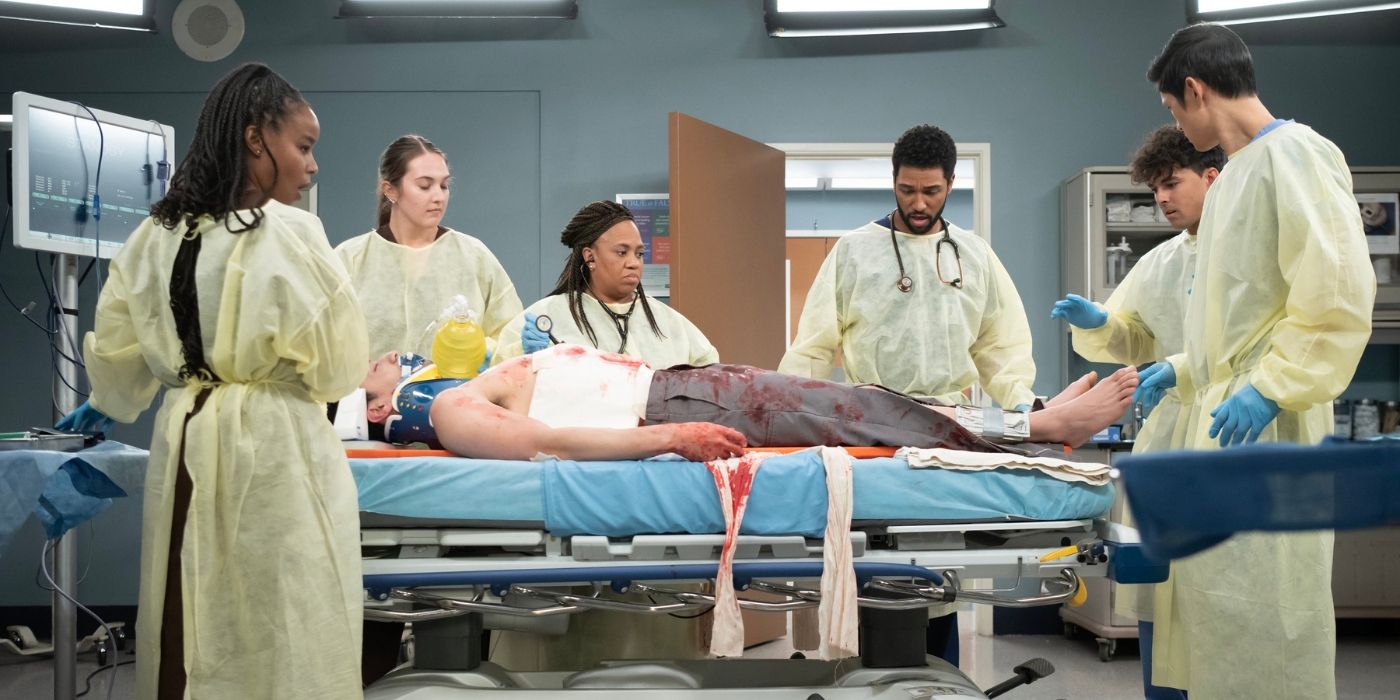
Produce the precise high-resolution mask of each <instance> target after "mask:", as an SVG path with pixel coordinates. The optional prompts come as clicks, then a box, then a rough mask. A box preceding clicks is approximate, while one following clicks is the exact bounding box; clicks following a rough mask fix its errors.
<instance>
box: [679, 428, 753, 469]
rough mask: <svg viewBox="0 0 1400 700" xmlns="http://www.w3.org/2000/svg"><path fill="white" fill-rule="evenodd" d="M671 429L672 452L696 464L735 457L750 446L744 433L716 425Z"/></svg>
mask: <svg viewBox="0 0 1400 700" xmlns="http://www.w3.org/2000/svg"><path fill="white" fill-rule="evenodd" d="M670 427H671V429H672V432H671V451H672V452H675V453H676V454H678V455H680V456H682V457H685V458H686V459H689V460H691V461H695V462H708V461H710V460H712V459H725V458H728V457H734V456H736V455H739V454H741V453H742V452H743V451H744V448H745V447H747V446H748V444H749V441H748V440H747V439H745V438H744V434H743V433H741V432H739V431H737V430H734V429H732V428H726V427H724V426H722V425H715V424H714V423H677V424H675V425H672V426H670Z"/></svg>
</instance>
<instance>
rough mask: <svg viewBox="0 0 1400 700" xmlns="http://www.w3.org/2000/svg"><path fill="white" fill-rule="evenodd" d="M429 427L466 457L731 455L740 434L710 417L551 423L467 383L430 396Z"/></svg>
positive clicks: (698, 458)
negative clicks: (629, 424)
mask: <svg viewBox="0 0 1400 700" xmlns="http://www.w3.org/2000/svg"><path fill="white" fill-rule="evenodd" d="M431 418H432V421H433V427H434V428H435V429H436V431H437V436H438V440H439V441H441V442H442V445H443V447H446V448H447V449H448V450H450V451H452V452H453V453H455V454H459V455H462V456H464V457H476V458H481V459H517V460H528V459H532V458H534V457H535V456H536V455H538V454H547V455H553V456H555V457H559V458H561V459H578V460H607V459H644V458H646V457H655V456H656V455H659V454H665V453H667V452H675V453H676V454H679V455H681V456H682V457H685V458H686V459H692V460H696V461H706V460H711V459H720V458H723V457H732V456H734V455H736V454H739V453H740V452H742V451H743V449H744V447H745V445H746V444H747V443H746V442H745V440H744V436H743V435H741V434H740V433H739V432H738V431H735V430H731V429H729V428H725V427H722V426H719V425H714V424H712V423H678V424H674V425H650V426H645V427H639V428H622V429H601V428H551V427H549V426H547V425H545V424H544V423H541V422H539V421H537V420H535V419H533V418H530V417H528V416H524V415H521V414H519V413H515V412H513V411H510V410H507V409H505V408H502V407H501V406H498V405H496V404H495V403H492V402H491V401H490V400H488V398H486V397H485V396H482V395H481V394H480V392H477V391H473V390H472V388H471V384H464V385H462V386H460V387H457V388H454V389H450V390H448V391H444V392H443V393H442V394H441V395H440V396H438V397H437V399H435V400H434V401H433V407H432V410H431Z"/></svg>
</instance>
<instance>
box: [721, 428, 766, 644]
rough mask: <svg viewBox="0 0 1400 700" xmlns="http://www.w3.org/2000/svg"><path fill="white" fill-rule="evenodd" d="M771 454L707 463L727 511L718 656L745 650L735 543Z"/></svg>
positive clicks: (725, 516)
mask: <svg viewBox="0 0 1400 700" xmlns="http://www.w3.org/2000/svg"><path fill="white" fill-rule="evenodd" d="M772 456H773V453H771V452H755V453H751V454H746V455H744V456H742V457H733V458H730V459H717V460H714V461H712V462H706V463H705V468H707V469H709V470H710V475H711V476H713V477H714V479H715V488H716V489H718V491H719V504H720V508H721V509H722V510H723V511H724V549H722V550H720V555H719V571H718V572H717V573H716V574H715V610H714V612H715V614H714V619H713V621H712V622H713V625H714V626H713V629H712V631H711V634H710V653H711V654H713V655H715V656H743V654H744V618H743V617H742V616H741V615H740V611H739V598H738V596H736V595H735V594H734V544H735V542H736V541H737V540H738V539H739V526H740V525H742V524H743V522H744V509H745V508H746V507H748V504H749V492H750V491H752V490H753V478H754V475H755V474H757V473H758V468H759V466H760V465H762V464H763V461H764V460H766V459H768V458H769V457H772Z"/></svg>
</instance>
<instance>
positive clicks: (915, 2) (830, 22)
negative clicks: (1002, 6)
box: [763, 0, 1006, 37]
mask: <svg viewBox="0 0 1400 700" xmlns="http://www.w3.org/2000/svg"><path fill="white" fill-rule="evenodd" d="M993 4H994V0H980V1H977V2H974V1H973V0H942V1H939V0H906V1H904V2H900V1H899V0H864V1H863V2H852V1H849V0H847V1H844V2H843V1H842V0H764V11H763V23H764V25H765V26H767V28H768V34H769V36H776V37H813V36H858V35H865V34H917V33H926V32H956V31H967V30H971V29H993V28H996V27H1004V26H1006V23H1005V22H1003V21H1001V18H1000V17H998V16H997V14H996V11H995V10H994V9H993Z"/></svg>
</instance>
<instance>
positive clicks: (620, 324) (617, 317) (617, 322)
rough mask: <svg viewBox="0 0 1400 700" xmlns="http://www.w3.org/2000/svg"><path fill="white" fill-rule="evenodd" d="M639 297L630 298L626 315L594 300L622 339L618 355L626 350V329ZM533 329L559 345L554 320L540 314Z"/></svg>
mask: <svg viewBox="0 0 1400 700" xmlns="http://www.w3.org/2000/svg"><path fill="white" fill-rule="evenodd" d="M640 297H641V295H640V294H638V295H637V296H634V297H632V305H631V306H629V307H627V312H626V313H618V312H616V311H613V310H612V309H610V308H608V305H607V304H604V303H603V302H602V301H601V300H597V299H595V301H598V305H599V306H601V307H603V310H604V311H606V312H608V317H609V318H611V319H612V322H613V326H615V327H616V328H617V334H618V336H619V337H621V338H622V343H621V345H619V346H618V348H617V352H618V354H619V355H621V354H624V353H625V351H626V350H627V331H628V327H629V326H630V325H631V323H632V312H633V311H636V310H637V299H638V298H640ZM535 329H536V330H538V331H539V332H541V333H543V334H545V335H546V336H549V342H550V343H552V344H554V345H558V344H559V342H560V341H559V339H558V338H556V337H554V333H553V331H554V319H552V318H550V317H549V316H546V315H545V314H540V315H538V316H536V317H535Z"/></svg>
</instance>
